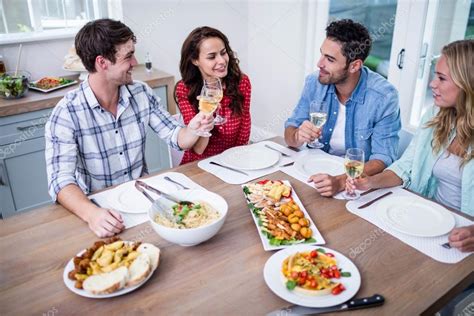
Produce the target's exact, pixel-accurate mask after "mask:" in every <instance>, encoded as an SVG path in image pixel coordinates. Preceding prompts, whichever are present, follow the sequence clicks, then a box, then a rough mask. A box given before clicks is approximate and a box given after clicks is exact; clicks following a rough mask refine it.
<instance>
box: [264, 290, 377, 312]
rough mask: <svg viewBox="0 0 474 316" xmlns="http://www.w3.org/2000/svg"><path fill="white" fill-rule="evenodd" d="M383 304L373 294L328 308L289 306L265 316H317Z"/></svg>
mask: <svg viewBox="0 0 474 316" xmlns="http://www.w3.org/2000/svg"><path fill="white" fill-rule="evenodd" d="M384 302H385V298H384V297H383V296H382V295H379V294H375V295H373V296H370V297H363V298H355V299H352V300H350V301H347V302H345V303H343V304H339V305H336V306H330V307H304V306H299V305H291V306H288V307H285V308H282V309H277V310H275V311H273V312H271V313H269V314H267V316H291V315H319V314H324V313H331V312H342V311H351V310H354V309H361V308H369V307H376V306H380V305H382V304H383V303H384Z"/></svg>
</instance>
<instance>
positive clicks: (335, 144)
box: [329, 100, 346, 157]
mask: <svg viewBox="0 0 474 316" xmlns="http://www.w3.org/2000/svg"><path fill="white" fill-rule="evenodd" d="M338 102H339V113H338V114H337V120H336V125H334V132H333V133H332V136H331V140H330V141H329V153H330V154H331V155H336V156H341V157H342V156H344V155H345V154H346V137H345V132H346V106H345V105H344V104H342V103H341V102H340V101H339V100H338Z"/></svg>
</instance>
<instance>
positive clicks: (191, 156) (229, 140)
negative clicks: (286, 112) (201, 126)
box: [176, 75, 252, 165]
mask: <svg viewBox="0 0 474 316" xmlns="http://www.w3.org/2000/svg"><path fill="white" fill-rule="evenodd" d="M239 90H240V92H241V93H242V94H243V96H244V105H243V111H242V115H238V114H234V113H232V110H231V109H230V107H229V104H230V101H231V99H230V97H228V96H227V95H226V92H225V89H224V97H223V98H222V101H221V107H220V109H219V110H218V111H219V115H221V116H224V117H225V118H226V119H227V122H226V123H224V124H223V125H216V126H214V129H213V130H212V131H211V134H212V136H211V137H210V139H209V143H208V145H207V147H206V149H205V150H204V152H203V153H202V155H198V154H196V153H195V152H194V151H193V150H192V149H189V150H186V151H185V153H184V156H183V160H182V161H181V164H182V165H183V164H185V163H188V162H191V161H195V160H200V159H203V158H207V157H211V156H214V155H217V154H220V153H221V152H223V151H224V150H226V149H229V148H231V147H235V146H241V145H246V144H248V142H249V138H250V124H251V120H250V95H251V90H252V87H251V85H250V80H249V78H248V77H247V76H246V75H242V79H241V80H240V84H239ZM188 93H189V89H188V88H187V87H186V86H185V84H184V83H183V82H182V81H180V82H179V83H178V85H177V87H176V98H177V99H178V107H179V110H180V111H181V114H182V115H183V119H184V123H185V124H186V125H187V124H189V121H191V119H192V118H193V117H194V116H195V115H196V114H197V111H196V110H195V109H194V107H193V105H192V104H191V103H189V100H188Z"/></svg>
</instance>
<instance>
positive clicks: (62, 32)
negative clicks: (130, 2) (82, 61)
mask: <svg viewBox="0 0 474 316" xmlns="http://www.w3.org/2000/svg"><path fill="white" fill-rule="evenodd" d="M1 1H2V0H0V5H1ZM99 1H100V0H92V3H93V7H94V17H93V18H92V19H90V20H84V24H86V23H87V22H89V21H92V20H94V19H98V18H100V12H99V10H98V8H99V6H98V3H99ZM28 6H29V10H30V16H33V18H32V24H33V26H32V27H33V29H34V31H32V32H17V33H6V34H5V33H3V34H1V36H0V45H8V44H21V43H30V42H41V41H50V40H57V39H69V38H74V37H75V36H76V34H77V32H78V31H79V30H80V29H81V27H82V25H84V24H82V25H81V26H78V27H66V28H58V29H53V30H43V28H42V26H41V23H40V10H39V3H38V2H36V1H28ZM107 6H108V12H106V15H107V16H108V17H109V18H112V19H117V20H122V19H123V12H122V3H121V1H120V0H107ZM2 13H3V14H5V12H4V11H3V10H2ZM35 21H36V22H35Z"/></svg>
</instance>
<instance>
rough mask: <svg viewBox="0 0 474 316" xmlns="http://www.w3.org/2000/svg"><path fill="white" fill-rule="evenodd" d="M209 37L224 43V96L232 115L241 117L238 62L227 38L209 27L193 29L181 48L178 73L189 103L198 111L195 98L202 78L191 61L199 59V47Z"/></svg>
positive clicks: (242, 100) (242, 97)
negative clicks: (225, 53)
mask: <svg viewBox="0 0 474 316" xmlns="http://www.w3.org/2000/svg"><path fill="white" fill-rule="evenodd" d="M211 37H217V38H219V39H221V40H222V41H223V42H224V46H225V49H226V51H227V54H228V55H229V63H228V65H227V76H225V77H224V78H223V79H222V83H223V85H224V86H225V89H226V90H225V95H227V96H229V97H230V100H231V101H230V109H231V110H232V113H234V114H238V115H241V114H242V112H243V106H244V96H243V94H242V93H241V92H240V90H239V83H240V80H241V78H242V72H241V71H240V67H239V60H238V59H237V58H236V57H235V54H234V52H233V51H232V49H231V48H230V45H229V40H228V39H227V37H226V36H225V35H224V34H223V33H222V32H221V31H219V30H217V29H215V28H212V27H209V26H202V27H198V28H196V29H194V30H193V31H192V32H191V33H190V34H189V35H188V37H187V38H186V40H185V41H184V43H183V46H182V48H181V61H180V62H179V71H180V72H181V78H182V79H181V80H182V81H183V82H184V84H185V85H186V86H187V87H188V88H189V94H188V100H189V103H191V104H192V105H193V106H194V108H195V110H196V111H199V110H198V107H199V103H198V100H197V99H196V97H197V96H198V95H199V94H200V93H201V89H202V85H203V78H202V76H201V72H200V71H199V68H198V67H197V66H196V65H194V64H193V60H196V59H198V58H199V47H200V46H201V43H202V41H204V40H205V39H208V38H211ZM178 83H179V82H178ZM178 83H177V84H178ZM175 91H176V86H175ZM175 99H176V96H175ZM176 103H178V102H176Z"/></svg>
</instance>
